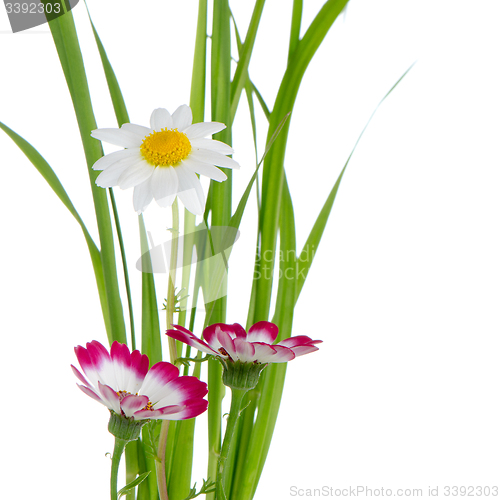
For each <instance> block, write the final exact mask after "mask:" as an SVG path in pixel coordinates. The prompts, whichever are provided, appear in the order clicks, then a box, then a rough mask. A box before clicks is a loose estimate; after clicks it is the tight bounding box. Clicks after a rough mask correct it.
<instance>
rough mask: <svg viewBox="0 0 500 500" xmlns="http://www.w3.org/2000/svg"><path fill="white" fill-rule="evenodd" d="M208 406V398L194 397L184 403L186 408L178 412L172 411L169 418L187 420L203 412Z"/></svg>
mask: <svg viewBox="0 0 500 500" xmlns="http://www.w3.org/2000/svg"><path fill="white" fill-rule="evenodd" d="M207 408H208V401H207V400H206V399H192V400H189V401H186V402H185V403H184V408H183V409H182V410H181V411H179V412H178V413H170V415H169V417H168V418H169V420H185V419H186V418H194V417H197V416H198V415H200V414H202V413H203V412H204V411H205V410H206V409H207Z"/></svg>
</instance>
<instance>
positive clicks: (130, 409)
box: [121, 394, 149, 417]
mask: <svg viewBox="0 0 500 500" xmlns="http://www.w3.org/2000/svg"><path fill="white" fill-rule="evenodd" d="M148 403H149V399H148V397H147V396H136V395H135V394H130V395H128V396H125V397H124V398H123V399H122V402H121V407H122V410H123V413H125V415H126V416H127V417H132V416H133V415H134V412H135V411H137V410H140V409H141V408H144V407H145V406H146V405H147V404H148Z"/></svg>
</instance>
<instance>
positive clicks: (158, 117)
mask: <svg viewBox="0 0 500 500" xmlns="http://www.w3.org/2000/svg"><path fill="white" fill-rule="evenodd" d="M151 128H152V129H153V130H154V131H156V132H159V131H160V130H161V129H162V128H168V129H172V128H174V121H173V120H172V116H171V115H170V113H169V112H168V111H167V110H166V109H165V108H158V109H155V110H154V111H153V113H151Z"/></svg>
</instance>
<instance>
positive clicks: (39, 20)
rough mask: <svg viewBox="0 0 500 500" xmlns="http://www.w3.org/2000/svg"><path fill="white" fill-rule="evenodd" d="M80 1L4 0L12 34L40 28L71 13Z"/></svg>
mask: <svg viewBox="0 0 500 500" xmlns="http://www.w3.org/2000/svg"><path fill="white" fill-rule="evenodd" d="M78 1H79V0H31V1H24V0H4V5H5V10H6V11H7V16H8V18H9V22H10V27H11V29H12V33H18V32H19V31H24V30H27V29H30V28H34V27H35V26H40V25H41V24H45V23H46V22H48V21H52V20H53V19H56V18H57V17H59V16H62V15H64V14H66V13H67V12H69V11H70V10H71V9H72V8H73V7H75V6H76V4H77V3H78Z"/></svg>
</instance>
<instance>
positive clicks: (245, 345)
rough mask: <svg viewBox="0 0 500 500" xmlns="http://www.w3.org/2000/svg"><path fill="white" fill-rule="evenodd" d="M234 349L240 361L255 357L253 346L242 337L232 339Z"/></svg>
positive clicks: (251, 359) (247, 360) (252, 359)
mask: <svg viewBox="0 0 500 500" xmlns="http://www.w3.org/2000/svg"><path fill="white" fill-rule="evenodd" d="M234 349H235V351H236V357H237V359H239V360H240V361H243V362H249V361H254V360H255V359H257V357H256V356H255V347H254V346H253V345H252V344H250V342H247V341H246V340H243V339H242V338H239V337H238V338H236V339H234Z"/></svg>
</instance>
